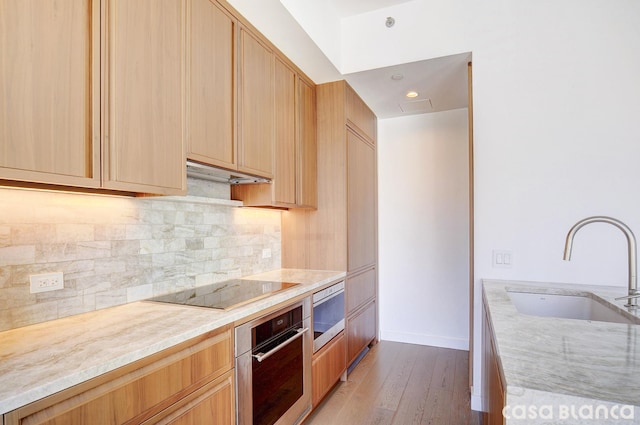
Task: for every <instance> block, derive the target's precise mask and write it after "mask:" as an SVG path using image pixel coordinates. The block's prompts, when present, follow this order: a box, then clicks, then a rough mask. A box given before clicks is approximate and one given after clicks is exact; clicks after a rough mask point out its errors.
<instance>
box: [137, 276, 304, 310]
mask: <svg viewBox="0 0 640 425" xmlns="http://www.w3.org/2000/svg"><path fill="white" fill-rule="evenodd" d="M296 285H298V284H297V283H290V282H269V281H263V280H244V279H232V280H227V281H224V282H220V283H214V284H211V285H205V286H200V287H197V288H191V289H186V290H184V291H180V292H176V293H173V294H167V295H161V296H159V297H154V298H150V299H148V300H147V301H156V302H163V303H170V304H182V305H193V306H198V307H208V308H218V309H222V310H230V309H232V308H235V307H238V306H241V305H244V304H248V303H250V302H253V301H256V300H258V299H260V298H264V297H267V296H269V295H273V294H275V293H277V292H280V291H284V290H285V289H289V288H291V287H293V286H296Z"/></svg>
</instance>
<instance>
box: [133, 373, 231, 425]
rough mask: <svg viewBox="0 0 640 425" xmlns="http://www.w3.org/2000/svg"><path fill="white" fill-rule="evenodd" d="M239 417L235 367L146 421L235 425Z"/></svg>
mask: <svg viewBox="0 0 640 425" xmlns="http://www.w3.org/2000/svg"><path fill="white" fill-rule="evenodd" d="M235 418H236V414H235V397H234V384H233V371H229V372H227V373H225V374H224V375H223V376H221V377H220V378H218V379H216V380H215V381H212V382H210V383H209V384H207V385H205V386H204V387H202V388H200V389H198V390H197V391H195V392H194V393H193V394H191V395H189V396H188V397H185V398H184V399H183V400H181V401H180V402H179V403H176V404H175V405H174V406H171V407H170V408H168V409H167V410H165V411H163V412H162V413H160V414H159V415H157V416H154V417H153V418H151V419H149V420H148V421H146V422H144V424H143V425H152V424H155V425H200V424H216V425H233V424H234V423H235Z"/></svg>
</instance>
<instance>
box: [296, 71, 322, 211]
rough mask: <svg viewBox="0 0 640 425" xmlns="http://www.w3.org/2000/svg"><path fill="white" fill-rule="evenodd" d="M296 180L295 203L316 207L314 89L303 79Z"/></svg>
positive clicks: (299, 103)
mask: <svg viewBox="0 0 640 425" xmlns="http://www.w3.org/2000/svg"><path fill="white" fill-rule="evenodd" d="M297 83H298V90H297V94H298V102H297V105H298V107H297V109H296V113H297V119H296V124H297V135H298V139H297V143H296V146H297V164H298V167H297V174H296V176H297V179H296V204H297V206H299V207H305V208H316V207H317V206H318V144H317V136H316V129H317V127H316V118H317V114H316V89H315V86H314V85H311V84H309V83H307V82H306V81H305V80H303V79H302V78H299V77H298V79H297Z"/></svg>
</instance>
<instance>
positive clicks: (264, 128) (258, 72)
mask: <svg viewBox="0 0 640 425" xmlns="http://www.w3.org/2000/svg"><path fill="white" fill-rule="evenodd" d="M239 66H240V72H239V74H240V76H239V80H240V81H239V84H240V86H239V89H238V91H239V98H240V105H239V108H240V113H239V114H240V116H239V120H240V123H239V125H240V128H239V134H238V155H239V157H238V170H240V171H244V172H246V173H249V174H255V175H258V176H263V177H267V178H273V151H274V138H275V125H274V124H275V119H274V57H273V53H272V52H271V50H269V49H268V48H267V47H266V46H265V45H263V44H262V43H261V42H260V41H259V40H258V39H257V38H256V37H255V36H253V34H251V33H250V32H249V31H247V30H246V29H245V28H240V65H239Z"/></svg>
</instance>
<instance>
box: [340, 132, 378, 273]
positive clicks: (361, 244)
mask: <svg viewBox="0 0 640 425" xmlns="http://www.w3.org/2000/svg"><path fill="white" fill-rule="evenodd" d="M346 137H347V182H348V184H347V215H348V217H347V220H348V223H347V232H348V239H347V240H348V271H354V270H358V269H360V268H362V267H366V266H370V265H373V264H375V261H376V222H375V217H376V210H375V209H376V202H375V196H376V195H375V188H376V183H375V182H376V180H375V179H376V171H375V170H376V168H375V167H376V159H375V150H374V148H373V147H372V146H371V145H369V144H368V143H366V142H365V141H364V139H362V138H360V137H359V136H358V135H357V134H356V133H354V132H353V131H352V130H351V129H350V128H347V136H346Z"/></svg>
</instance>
